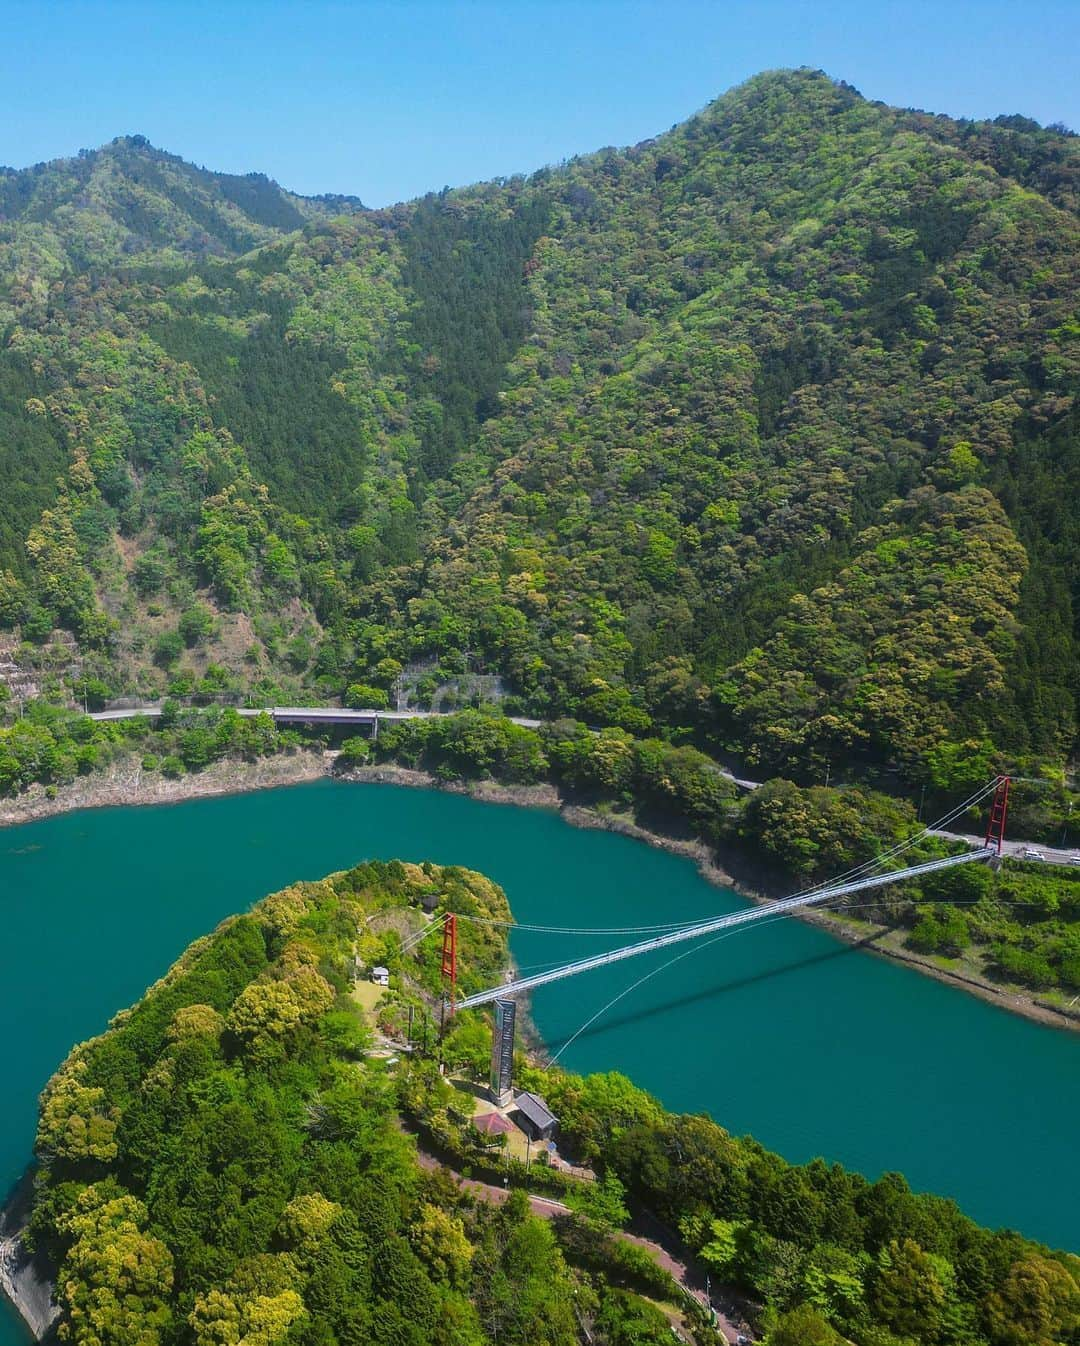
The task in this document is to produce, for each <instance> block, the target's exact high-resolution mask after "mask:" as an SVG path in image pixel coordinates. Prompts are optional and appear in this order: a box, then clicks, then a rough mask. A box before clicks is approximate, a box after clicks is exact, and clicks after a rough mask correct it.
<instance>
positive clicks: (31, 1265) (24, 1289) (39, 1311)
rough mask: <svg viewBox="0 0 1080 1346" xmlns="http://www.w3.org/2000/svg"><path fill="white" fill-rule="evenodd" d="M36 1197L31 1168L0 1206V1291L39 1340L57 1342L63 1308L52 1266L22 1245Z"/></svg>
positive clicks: (32, 1334)
mask: <svg viewBox="0 0 1080 1346" xmlns="http://www.w3.org/2000/svg"><path fill="white" fill-rule="evenodd" d="M32 1199H33V1170H32V1169H28V1170H27V1171H26V1173H25V1174H24V1175H23V1177H22V1179H21V1180H20V1181H19V1182H18V1183H17V1184H16V1186H15V1188H14V1190H13V1191H12V1192H11V1194H10V1195H9V1197H8V1200H7V1204H6V1205H5V1206H4V1207H3V1209H0V1294H2V1295H3V1296H4V1297H5V1298H6V1299H7V1300H8V1302H9V1303H10V1304H11V1306H12V1307H13V1308H14V1309H15V1311H16V1313H18V1315H19V1316H20V1318H22V1320H23V1322H24V1323H25V1324H26V1326H27V1328H28V1329H29V1331H30V1334H31V1336H33V1337H34V1339H35V1340H36V1341H53V1340H55V1334H54V1332H53V1328H54V1325H55V1323H56V1320H57V1318H58V1317H59V1316H60V1307H59V1305H58V1304H57V1303H56V1301H55V1299H54V1298H53V1289H54V1287H53V1282H52V1279H51V1269H50V1268H49V1267H47V1266H46V1265H45V1264H44V1262H42V1260H41V1259H40V1258H38V1257H35V1256H32V1255H31V1254H30V1253H28V1252H27V1251H26V1249H25V1248H24V1247H23V1245H22V1236H23V1233H24V1232H25V1230H26V1224H27V1220H28V1219H29V1216H30V1205H31V1201H32Z"/></svg>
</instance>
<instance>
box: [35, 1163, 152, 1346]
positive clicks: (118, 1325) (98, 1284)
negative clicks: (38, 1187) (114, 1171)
mask: <svg viewBox="0 0 1080 1346" xmlns="http://www.w3.org/2000/svg"><path fill="white" fill-rule="evenodd" d="M147 1218H148V1214H147V1210H146V1207H145V1206H144V1205H143V1204H142V1203H141V1202H140V1201H137V1200H136V1199H135V1198H134V1197H131V1196H126V1195H122V1196H117V1195H112V1194H111V1192H110V1191H109V1189H108V1187H107V1186H102V1187H95V1186H90V1187H87V1188H85V1189H84V1190H83V1192H82V1193H81V1194H80V1196H79V1199H78V1203H77V1205H76V1208H75V1210H74V1211H73V1212H72V1213H71V1214H70V1215H69V1216H67V1217H66V1218H65V1219H64V1220H63V1221H62V1222H61V1233H63V1234H64V1235H65V1236H66V1238H67V1239H68V1240H69V1242H70V1246H69V1248H68V1253H67V1257H66V1258H65V1260H64V1263H63V1266H62V1267H61V1271H60V1276H59V1286H60V1298H61V1301H62V1303H63V1306H64V1310H65V1315H64V1320H63V1322H62V1323H61V1326H60V1337H61V1340H63V1341H70V1342H73V1343H75V1344H76V1346H158V1343H161V1342H164V1341H167V1340H168V1339H169V1329H170V1327H171V1325H172V1321H173V1317H172V1312H171V1310H170V1308H169V1303H168V1301H169V1297H170V1293H171V1291H172V1288H173V1259H172V1256H171V1254H170V1252H169V1250H168V1248H167V1247H166V1246H165V1244H164V1243H162V1242H161V1240H160V1239H157V1238H154V1237H153V1236H151V1235H150V1234H148V1233H147V1232H146V1229H145V1226H146V1223H147Z"/></svg>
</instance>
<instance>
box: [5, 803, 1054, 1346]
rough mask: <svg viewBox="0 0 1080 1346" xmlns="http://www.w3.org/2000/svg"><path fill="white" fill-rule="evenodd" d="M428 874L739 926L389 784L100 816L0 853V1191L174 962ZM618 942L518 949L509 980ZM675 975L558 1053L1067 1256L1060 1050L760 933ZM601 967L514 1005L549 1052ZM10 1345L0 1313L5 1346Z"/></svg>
mask: <svg viewBox="0 0 1080 1346" xmlns="http://www.w3.org/2000/svg"><path fill="white" fill-rule="evenodd" d="M395 856H396V857H399V858H401V859H404V860H416V861H419V860H425V859H430V860H433V861H435V862H437V863H441V864H460V865H466V866H468V867H469V868H472V869H478V870H481V871H482V872H484V873H486V874H488V875H490V877H491V878H493V879H495V880H496V882H498V883H500V884H502V886H503V887H504V888H505V889H506V892H507V895H508V896H509V899H510V903H511V906H512V907H513V910H514V914H515V916H516V917H517V919H518V920H520V921H523V922H529V923H542V924H545V925H555V926H605V927H609V926H643V925H651V924H659V923H665V922H675V921H682V920H688V919H695V918H699V917H705V916H708V915H711V914H713V913H720V912H723V911H729V910H735V909H737V908H739V907H741V906H743V905H744V904H743V903H742V901H741V900H740V899H739V898H738V897H737V896H735V895H734V894H732V893H728V892H725V891H723V890H721V889H717V888H714V887H713V886H711V885H710V884H708V883H706V882H705V880H704V879H703V878H701V876H700V875H699V874H698V873H697V871H696V869H695V868H694V866H693V865H692V864H691V863H690V862H689V861H687V860H683V859H681V858H679V857H676V856H672V855H668V854H666V853H664V852H662V851H658V850H655V849H653V848H651V847H648V846H646V845H644V844H643V843H641V842H637V841H633V840H630V839H628V838H626V837H621V836H616V835H613V834H611V833H607V832H600V831H581V830H578V829H575V828H572V827H569V826H568V825H566V824H565V823H563V822H562V821H561V820H560V819H559V818H558V817H557V816H556V815H555V814H553V813H550V812H545V811H541V810H531V809H518V808H510V807H506V806H503V805H497V804H482V803H478V802H477V801H475V800H470V799H466V798H463V797H461V796H458V795H449V794H440V793H438V792H436V791H421V790H410V789H405V788H401V787H395V786H389V785H347V784H343V783H340V782H333V781H329V780H327V781H319V782H316V783H314V784H310V785H299V786H292V787H288V788H284V789H279V790H269V791H262V792H259V793H256V794H248V795H236V796H232V797H227V798H218V799H203V800H194V801H192V802H190V803H185V804H178V805H173V806H168V807H139V808H130V809H120V808H117V809H101V810H94V811H89V812H83V813H72V814H66V815H63V816H61V817H57V818H52V819H48V820H46V821H43V822H38V823H29V824H26V825H24V826H21V827H17V828H8V829H0V913H2V917H3V926H2V929H3V941H2V944H0V985H2V988H3V994H2V997H0V1072H2V1075H0V1078H2V1079H3V1094H2V1096H3V1101H4V1108H3V1112H2V1114H0V1188H2V1189H3V1190H7V1189H8V1188H9V1187H10V1186H11V1185H12V1184H13V1183H14V1182H15V1181H16V1179H17V1178H18V1177H19V1175H20V1174H21V1172H22V1171H23V1169H24V1167H25V1164H26V1162H27V1160H28V1158H29V1156H30V1149H31V1144H32V1141H33V1132H34V1125H35V1118H36V1097H37V1094H38V1091H39V1090H40V1089H41V1087H42V1085H43V1084H44V1083H45V1081H46V1080H47V1079H48V1077H49V1075H50V1074H51V1073H52V1071H53V1070H54V1069H55V1067H56V1066H57V1064H58V1063H59V1062H60V1061H61V1060H62V1059H63V1057H64V1056H65V1055H66V1053H67V1051H68V1049H69V1047H70V1046H71V1045H72V1044H73V1043H75V1042H77V1041H81V1040H83V1039H85V1038H87V1037H90V1036H91V1035H93V1034H95V1033H97V1032H100V1031H101V1030H102V1029H103V1028H104V1027H105V1026H106V1023H107V1021H108V1019H109V1017H110V1016H111V1015H113V1014H114V1013H116V1011H117V1010H119V1009H122V1008H123V1007H124V1006H126V1005H129V1004H131V1002H132V1001H134V1000H136V999H137V998H138V996H139V995H140V994H141V993H142V991H143V990H144V989H145V988H146V987H147V986H148V985H149V984H150V983H151V982H153V981H154V980H155V979H156V978H157V977H159V976H160V975H161V974H162V973H163V972H165V970H166V969H167V968H168V967H169V965H170V964H171V963H172V962H173V961H174V960H175V958H176V957H177V956H178V955H179V954H180V953H181V952H182V950H183V949H184V948H185V947H186V945H187V944H188V943H189V942H190V941H191V940H193V939H194V938H196V937H197V936H198V935H202V934H205V933H206V932H207V931H208V930H210V929H211V928H212V927H213V926H214V925H215V924H216V923H217V922H218V921H219V920H221V919H222V918H223V917H225V916H227V915H230V914H231V913H233V912H237V911H242V910H244V909H245V908H247V907H248V906H250V905H251V903H252V902H254V901H256V900H257V899H258V898H260V897H262V896H264V895H265V894H266V893H269V892H273V891H274V890H275V889H278V888H281V887H284V886H285V884H287V883H289V882H291V881H292V880H294V879H300V878H307V879H314V878H319V877H321V876H322V875H324V874H327V873H329V872H331V871H332V870H336V869H344V868H347V867H349V866H350V865H353V864H355V863H357V862H358V861H360V860H363V859H366V858H381V859H392V858H394V857H395ZM622 942H628V940H627V939H625V938H620V937H617V936H607V937H598V936H574V937H569V936H557V935H542V934H529V933H524V932H518V933H517V934H516V935H515V937H514V941H513V948H514V952H515V955H516V957H517V960H518V962H519V964H521V965H522V966H523V967H530V968H531V967H532V966H533V965H535V964H545V963H551V962H556V961H558V962H562V961H568V960H569V959H571V958H574V957H579V956H583V955H585V954H587V953H593V952H598V951H599V950H600V949H602V948H607V947H613V946H614V945H615V944H617V943H622ZM685 948H687V949H692V950H693V951H692V952H691V953H690V955H689V956H688V957H686V958H683V959H682V960H681V961H679V962H678V963H677V964H675V965H674V966H672V967H671V968H669V969H668V970H666V971H663V972H659V973H658V974H657V975H656V976H654V977H652V978H651V979H650V980H649V981H647V982H646V983H645V984H644V985H642V986H640V987H639V988H637V989H636V990H634V991H632V992H631V993H630V994H628V995H627V996H625V997H624V998H623V999H622V1000H620V1001H619V1003H618V1004H616V1005H614V1006H613V1007H612V1009H611V1010H610V1012H609V1013H607V1014H605V1015H603V1016H602V1017H601V1018H600V1019H599V1020H598V1021H597V1022H596V1023H595V1024H594V1025H593V1026H592V1028H590V1029H589V1030H588V1031H587V1032H585V1033H583V1034H582V1035H581V1036H580V1037H579V1038H577V1040H576V1041H575V1042H573V1044H572V1045H571V1046H570V1047H569V1048H568V1050H567V1051H566V1052H565V1054H564V1055H563V1057H562V1058H561V1059H562V1061H563V1063H564V1064H565V1065H567V1066H569V1067H571V1068H573V1069H576V1070H581V1071H592V1070H608V1069H618V1070H622V1071H624V1072H625V1073H626V1074H628V1075H630V1076H631V1077H632V1078H633V1079H634V1080H635V1082H637V1083H638V1084H640V1085H642V1086H644V1087H646V1088H648V1089H650V1090H652V1091H653V1092H654V1093H656V1094H657V1095H658V1096H659V1097H660V1098H661V1099H662V1100H663V1102H664V1103H665V1104H666V1105H667V1106H669V1107H670V1108H673V1109H677V1110H685V1111H707V1112H709V1113H711V1114H712V1116H714V1117H715V1118H716V1119H717V1121H719V1122H721V1123H722V1124H723V1125H724V1126H726V1127H727V1128H728V1129H729V1130H731V1131H734V1132H737V1133H743V1132H752V1133H753V1134H754V1135H755V1136H756V1137H757V1138H758V1139H759V1140H760V1141H762V1142H763V1143H764V1144H766V1145H768V1146H769V1147H770V1148H772V1149H775V1150H778V1151H779V1152H780V1153H781V1154H783V1155H785V1156H786V1157H787V1158H789V1159H791V1160H794V1161H804V1160H807V1159H810V1158H812V1157H814V1156H815V1155H823V1156H824V1157H825V1158H826V1159H829V1160H839V1161H841V1162H842V1163H844V1164H846V1165H848V1166H849V1167H851V1168H854V1169H857V1170H859V1171H861V1172H863V1173H865V1174H867V1175H868V1176H870V1177H876V1176H877V1175H878V1174H880V1173H881V1172H883V1171H885V1170H888V1169H898V1170H900V1171H901V1172H903V1173H905V1174H906V1176H907V1178H908V1180H909V1181H910V1182H911V1184H912V1186H913V1187H916V1188H919V1189H926V1190H932V1191H936V1192H940V1193H942V1194H944V1195H947V1196H952V1197H955V1198H956V1199H957V1200H958V1201H959V1202H960V1204H961V1206H962V1207H963V1208H964V1209H965V1210H966V1211H967V1213H968V1214H970V1215H972V1216H973V1217H975V1218H976V1219H978V1220H980V1221H982V1222H983V1223H986V1224H989V1225H995V1226H996V1225H1009V1226H1011V1227H1013V1228H1016V1229H1019V1230H1021V1231H1022V1232H1024V1233H1025V1234H1029V1235H1031V1236H1033V1237H1035V1238H1040V1239H1044V1240H1045V1241H1047V1242H1049V1243H1051V1244H1054V1245H1056V1246H1061V1247H1067V1248H1071V1249H1080V1222H1078V1215H1077V1207H1076V1202H1075V1200H1074V1197H1075V1194H1076V1193H1077V1192H1080V1147H1078V1146H1077V1144H1076V1138H1075V1133H1076V1124H1077V1119H1078V1118H1080V1035H1072V1034H1066V1033H1062V1032H1057V1031H1055V1030H1052V1029H1048V1028H1043V1027H1041V1026H1039V1025H1037V1024H1033V1023H1029V1022H1027V1021H1025V1020H1022V1019H1019V1018H1016V1017H1015V1016H1013V1015H1010V1014H1008V1013H1006V1012H1004V1011H1002V1010H998V1009H995V1008H994V1007H993V1006H990V1005H986V1004H984V1003H982V1002H981V1001H978V1000H975V999H974V998H972V997H970V996H968V995H965V994H963V993H961V992H959V991H957V990H953V989H952V988H950V987H947V986H943V985H941V984H939V983H937V982H934V981H931V980H930V979H929V978H927V977H923V976H921V975H919V974H918V973H916V972H913V971H910V970H908V969H906V968H904V967H901V966H899V965H897V964H893V963H888V962H886V961H884V960H882V959H879V958H873V957H870V956H868V955H866V954H862V953H859V952H857V951H854V950H851V949H848V948H846V947H844V946H841V945H839V944H837V943H836V942H835V941H834V940H833V939H831V938H830V937H829V936H827V935H825V934H824V933H823V932H821V931H819V930H815V929H813V928H812V927H810V926H807V925H803V924H801V923H799V922H797V921H794V920H779V921H776V922H772V923H763V924H762V925H760V926H756V927H751V928H750V929H748V930H746V931H744V932H741V933H738V934H736V935H732V936H729V937H727V938H725V939H724V940H722V941H721V942H719V943H716V944H714V945H713V946H712V947H709V948H705V947H697V946H695V945H687V946H685ZM682 951H683V950H682V949H678V948H677V949H674V950H667V951H665V953H663V954H654V955H650V956H649V957H650V958H651V962H650V961H648V960H647V959H646V958H640V959H636V960H633V961H630V962H625V963H621V964H616V965H614V966H611V967H607V968H603V969H600V970H598V971H596V972H591V973H587V974H585V975H584V976H582V977H579V978H575V979H571V980H568V981H563V982H559V983H556V984H555V985H552V986H549V987H544V988H541V989H540V990H538V991H537V992H536V993H535V996H534V1000H533V1017H534V1020H535V1022H536V1024H537V1026H538V1027H539V1029H540V1031H541V1033H542V1034H543V1035H544V1037H545V1039H546V1040H547V1042H548V1043H549V1044H550V1045H551V1046H552V1048H553V1049H554V1050H558V1048H559V1046H560V1045H561V1043H563V1042H564V1041H565V1040H566V1039H567V1038H569V1037H570V1036H571V1035H572V1034H573V1033H575V1032H576V1031H577V1029H578V1028H580V1026H581V1025H582V1023H583V1022H584V1021H585V1020H587V1019H588V1018H589V1017H590V1016H591V1015H593V1014H594V1013H595V1012H596V1011H597V1010H599V1009H600V1008H601V1007H603V1006H604V1005H605V1004H607V1003H608V1002H609V1001H610V1000H612V998H613V997H615V996H616V995H618V994H619V992H621V991H622V990H624V989H625V988H626V987H628V986H631V985H632V984H633V983H635V982H636V981H637V980H638V979H639V978H640V977H642V976H643V975H644V974H645V973H647V972H649V971H650V970H651V969H652V968H655V967H657V966H659V965H660V964H661V963H663V962H665V961H666V960H667V959H669V958H672V957H673V956H675V955H676V954H678V953H680V952H682ZM24 1340H26V1338H25V1337H24V1335H23V1333H22V1330H21V1325H20V1324H19V1323H18V1322H17V1321H15V1319H14V1315H13V1314H12V1313H11V1312H10V1310H9V1308H8V1306H7V1305H6V1304H5V1305H3V1306H2V1308H0V1346H12V1343H20V1346H21V1343H22V1342H23V1341H24Z"/></svg>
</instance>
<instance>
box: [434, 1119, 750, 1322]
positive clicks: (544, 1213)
mask: <svg viewBox="0 0 1080 1346" xmlns="http://www.w3.org/2000/svg"><path fill="white" fill-rule="evenodd" d="M409 1134H410V1135H412V1136H413V1138H414V1139H415V1140H416V1157H417V1160H418V1162H419V1164H420V1167H421V1168H424V1169H428V1170H429V1171H431V1170H435V1169H442V1170H443V1171H444V1172H447V1173H449V1174H450V1175H451V1176H452V1177H453V1178H454V1181H455V1182H456V1183H457V1184H458V1186H459V1187H460V1188H461V1189H462V1190H463V1191H465V1192H471V1193H472V1194H473V1195H474V1196H476V1197H478V1198H479V1199H480V1200H481V1201H488V1202H490V1203H491V1204H492V1205H495V1206H499V1205H502V1203H503V1202H504V1201H506V1200H507V1198H508V1197H509V1195H510V1192H509V1190H508V1189H507V1188H506V1187H499V1186H497V1185H496V1184H495V1183H489V1182H480V1181H479V1180H478V1179H476V1178H465V1177H462V1175H461V1174H460V1173H458V1172H457V1171H456V1170H455V1169H452V1168H449V1167H448V1166H447V1165H446V1164H444V1163H443V1162H442V1160H440V1159H438V1158H436V1156H435V1155H433V1154H431V1153H429V1152H428V1151H427V1150H425V1149H424V1147H423V1145H422V1144H421V1143H420V1138H419V1137H418V1136H417V1135H416V1133H415V1132H412V1131H410V1132H409ZM529 1209H530V1210H531V1211H532V1213H533V1214H534V1215H537V1216H539V1217H540V1219H542V1220H554V1219H557V1218H558V1217H559V1216H560V1215H569V1214H570V1213H571V1211H570V1207H569V1206H567V1205H566V1204H565V1202H562V1201H556V1200H555V1199H554V1198H553V1197H548V1196H538V1195H536V1194H535V1193H529ZM640 1224H641V1225H643V1226H645V1227H647V1228H648V1230H649V1233H650V1234H651V1235H653V1237H648V1236H646V1235H645V1234H632V1233H627V1232H625V1231H620V1232H618V1233H617V1234H616V1235H615V1237H616V1238H617V1239H619V1240H621V1241H622V1242H623V1243H632V1244H634V1245H635V1247H638V1248H641V1249H643V1250H644V1251H645V1252H646V1253H648V1255H649V1256H650V1257H651V1258H652V1260H653V1261H654V1262H655V1263H656V1265H657V1266H658V1267H660V1269H661V1270H662V1271H666V1272H667V1273H668V1275H669V1276H671V1278H672V1279H673V1280H674V1281H675V1282H676V1283H677V1284H678V1285H679V1286H681V1287H682V1289H683V1291H684V1292H685V1293H686V1294H687V1295H688V1296H689V1297H690V1298H691V1299H696V1300H697V1302H698V1303H699V1304H701V1305H703V1306H704V1307H705V1308H711V1309H712V1311H713V1313H714V1314H715V1322H716V1327H717V1329H718V1330H719V1332H720V1334H721V1335H722V1336H723V1338H724V1340H725V1341H727V1342H728V1343H729V1346H735V1343H736V1342H737V1341H738V1340H739V1338H740V1337H743V1338H744V1339H745V1340H752V1338H751V1337H750V1335H749V1333H750V1329H749V1326H748V1325H747V1324H746V1323H744V1322H742V1321H737V1320H736V1319H735V1318H734V1316H729V1315H734V1314H736V1313H737V1309H736V1307H735V1306H734V1305H731V1306H728V1307H726V1308H725V1310H724V1311H721V1310H720V1309H719V1308H718V1307H717V1306H716V1304H715V1303H713V1302H711V1300H710V1297H709V1296H708V1295H707V1293H706V1278H705V1274H704V1272H703V1271H701V1270H700V1268H697V1267H695V1266H694V1265H693V1264H692V1263H691V1262H689V1261H684V1260H683V1259H682V1258H680V1257H678V1256H676V1255H675V1253H673V1252H672V1251H671V1250H670V1249H669V1248H668V1247H666V1246H665V1243H666V1242H667V1238H668V1232H667V1231H666V1230H665V1229H664V1227H663V1226H662V1225H661V1224H660V1222H659V1221H658V1220H654V1219H651V1218H649V1217H645V1218H644V1219H643V1220H642V1221H640ZM661 1240H664V1241H663V1242H662V1241H661Z"/></svg>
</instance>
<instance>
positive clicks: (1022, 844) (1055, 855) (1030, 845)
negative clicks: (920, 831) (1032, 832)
mask: <svg viewBox="0 0 1080 1346" xmlns="http://www.w3.org/2000/svg"><path fill="white" fill-rule="evenodd" d="M931 835H932V836H935V837H947V838H949V839H950V840H952V841H966V842H967V844H968V845H969V846H981V845H982V844H983V842H984V838H983V837H976V836H972V835H971V834H970V833H969V832H941V831H938V830H937V829H936V828H933V829H931ZM1002 851H1003V852H1004V854H1005V855H1011V856H1012V857H1013V858H1014V859H1016V860H1023V859H1025V858H1027V859H1034V858H1035V857H1034V856H1027V857H1025V855H1024V852H1025V851H1035V852H1037V853H1038V855H1040V856H1041V857H1042V858H1043V859H1044V860H1045V861H1047V863H1049V864H1053V865H1080V851H1077V850H1063V849H1061V848H1060V847H1058V846H1043V845H1041V844H1040V843H1039V842H1037V841H1009V840H1008V839H1006V841H1005V843H1004V845H1003V846H1002Z"/></svg>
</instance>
